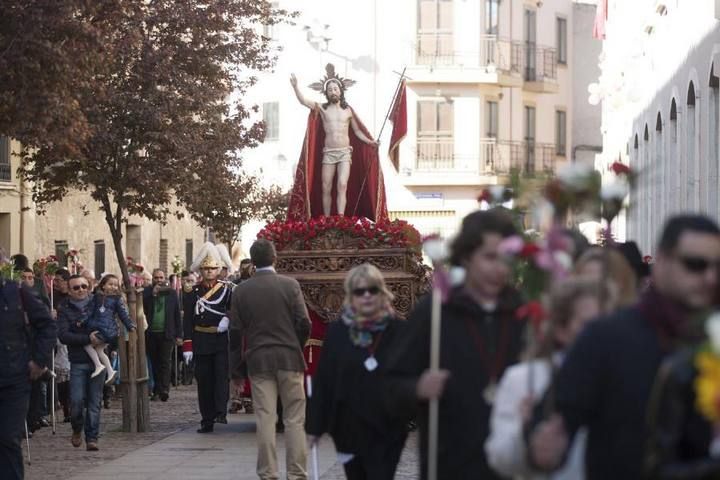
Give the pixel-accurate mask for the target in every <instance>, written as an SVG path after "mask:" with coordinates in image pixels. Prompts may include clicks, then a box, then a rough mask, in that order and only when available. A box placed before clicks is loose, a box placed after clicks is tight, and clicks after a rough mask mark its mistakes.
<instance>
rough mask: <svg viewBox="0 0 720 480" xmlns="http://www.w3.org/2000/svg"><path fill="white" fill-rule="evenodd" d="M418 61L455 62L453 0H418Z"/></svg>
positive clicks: (426, 62)
mask: <svg viewBox="0 0 720 480" xmlns="http://www.w3.org/2000/svg"><path fill="white" fill-rule="evenodd" d="M418 25H419V28H418V42H417V48H418V52H417V53H418V59H417V60H418V63H420V64H430V63H432V64H435V63H454V60H453V2H452V0H418Z"/></svg>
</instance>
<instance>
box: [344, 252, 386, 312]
mask: <svg viewBox="0 0 720 480" xmlns="http://www.w3.org/2000/svg"><path fill="white" fill-rule="evenodd" d="M363 281H365V282H366V283H367V286H368V287H378V288H379V289H380V294H381V295H382V296H384V297H385V300H386V303H387V305H388V306H390V304H391V303H392V301H393V299H394V298H395V295H393V294H392V292H391V291H390V290H388V288H387V285H385V278H383V274H382V272H381V271H380V270H378V268H377V267H376V266H374V265H371V264H369V263H363V264H362V265H358V266H357V267H353V268H352V269H351V270H350V271H349V272H348V274H347V276H346V277H345V284H344V287H345V306H350V304H351V302H352V294H353V293H352V292H353V290H355V289H356V288H357V286H358V285H359V284H360V283H361V282H363Z"/></svg>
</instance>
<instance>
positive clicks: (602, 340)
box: [529, 215, 720, 480]
mask: <svg viewBox="0 0 720 480" xmlns="http://www.w3.org/2000/svg"><path fill="white" fill-rule="evenodd" d="M719 268H720V229H718V226H717V225H716V224H715V222H713V221H712V220H710V219H709V218H706V217H702V216H697V215H680V216H676V217H672V218H670V220H668V222H667V224H666V225H665V228H664V230H663V233H662V235H661V237H660V242H659V244H658V248H657V255H656V258H655V263H654V265H653V271H652V287H651V288H650V290H649V291H648V292H647V293H646V294H644V296H643V297H642V298H641V300H640V302H639V303H638V304H637V305H635V306H633V307H629V308H626V309H623V310H619V311H617V312H615V313H612V314H611V315H609V316H608V317H607V318H605V319H601V320H599V321H596V322H592V323H591V324H589V325H588V327H587V328H586V329H585V330H584V331H583V332H582V333H581V334H580V336H579V338H578V339H577V341H576V342H575V343H574V345H573V347H572V348H571V349H570V351H569V352H568V355H567V358H566V359H565V361H564V362H563V366H562V368H561V370H560V372H559V374H558V377H557V381H556V385H555V407H556V411H557V413H556V414H555V415H554V416H552V417H550V418H549V419H548V420H545V421H543V422H541V423H540V424H539V425H536V426H535V428H534V429H531V431H530V433H529V447H530V457H531V460H532V461H533V463H534V464H535V466H536V467H538V468H539V469H542V470H553V469H556V468H558V467H559V466H560V465H561V464H562V463H563V459H564V456H565V454H566V451H567V447H568V445H569V444H570V442H571V440H572V437H573V435H574V434H575V433H576V432H577V430H578V429H579V428H580V427H581V426H586V427H587V429H588V433H589V436H588V443H587V450H586V457H585V462H586V467H585V469H586V474H587V478H588V479H589V480H593V479H608V478H612V479H617V480H624V479H628V480H630V479H632V480H635V479H639V478H647V477H646V475H647V472H645V471H644V465H643V461H644V458H645V454H646V451H645V448H646V445H647V444H648V442H647V440H648V429H647V425H646V418H647V411H648V406H649V400H650V396H651V391H652V389H653V385H654V382H655V378H656V374H657V371H658V368H659V366H660V365H661V362H662V361H663V360H664V359H665V358H667V357H668V355H670V354H672V353H673V352H674V351H675V350H676V349H677V347H678V346H679V345H680V344H681V343H683V342H685V341H688V340H690V339H691V337H692V336H693V335H694V332H693V331H692V324H693V322H692V319H693V316H695V315H698V314H702V313H703V312H704V311H705V310H707V309H709V308H710V307H711V306H712V304H713V302H714V301H715V300H716V298H715V295H716V293H717V287H718V269H719ZM685 427H686V429H689V428H692V429H696V430H697V429H699V430H701V431H698V432H695V433H693V436H698V435H699V436H700V437H703V436H704V437H706V439H707V441H708V442H707V444H706V445H707V446H709V440H710V437H711V433H712V432H711V430H710V425H709V424H704V425H703V424H693V425H685ZM696 434H697V435H696ZM707 446H706V448H705V452H704V454H703V453H702V452H694V453H690V452H689V450H688V449H687V448H686V449H685V451H684V452H677V453H678V460H693V459H694V458H681V457H683V456H687V455H690V456H694V455H701V456H702V455H705V456H707V454H708V453H707ZM695 459H696V458H695ZM713 478H714V477H713Z"/></svg>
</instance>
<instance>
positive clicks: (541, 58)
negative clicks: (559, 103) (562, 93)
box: [515, 42, 558, 93]
mask: <svg viewBox="0 0 720 480" xmlns="http://www.w3.org/2000/svg"><path fill="white" fill-rule="evenodd" d="M515 47H516V49H517V50H516V51H517V52H519V55H521V56H522V64H523V80H525V83H524V85H523V88H524V89H525V90H529V91H531V92H537V93H557V92H558V83H557V65H558V62H557V50H556V49H555V48H551V47H542V46H539V45H535V44H532V43H526V42H520V43H516V44H515Z"/></svg>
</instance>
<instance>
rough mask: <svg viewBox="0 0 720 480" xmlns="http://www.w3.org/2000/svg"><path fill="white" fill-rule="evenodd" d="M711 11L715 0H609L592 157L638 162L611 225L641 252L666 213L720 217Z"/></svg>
mask: <svg viewBox="0 0 720 480" xmlns="http://www.w3.org/2000/svg"><path fill="white" fill-rule="evenodd" d="M719 20H720V2H717V1H715V0H693V1H691V2H689V1H679V0H633V1H632V2H628V1H624V0H609V5H608V21H607V29H606V31H607V38H606V39H605V41H604V42H603V55H602V60H601V64H600V67H601V71H602V74H601V77H600V80H599V84H600V91H601V95H602V100H603V123H602V133H603V147H604V153H603V154H602V155H599V156H598V160H597V161H598V164H597V166H598V168H599V169H600V170H601V171H607V167H608V166H609V164H610V163H612V162H613V161H615V160H618V159H620V160H622V161H624V162H625V163H628V162H629V164H630V165H631V166H632V167H633V168H634V169H636V170H638V171H639V172H640V174H641V176H640V181H639V182H638V186H637V189H636V190H635V192H633V193H632V194H631V197H630V202H629V206H630V209H629V212H628V214H627V216H626V217H625V218H624V219H621V221H620V222H619V223H620V224H619V225H618V227H617V228H616V231H617V232H619V233H620V236H621V239H624V238H625V237H626V238H627V239H632V240H635V241H637V242H638V244H639V245H640V248H641V250H642V251H643V252H644V253H647V254H653V248H654V245H655V242H656V237H657V235H658V233H659V231H660V229H661V228H662V224H663V222H664V221H665V219H666V218H667V217H668V216H669V215H671V214H673V213H677V212H681V211H692V212H702V213H706V214H708V215H710V216H711V217H712V218H714V219H715V220H720V206H719V205H718V202H719V198H718V188H720V184H719V183H718V182H719V180H718V170H719V161H720V159H719V153H720V143H719V142H720V91H719V90H718V88H719V86H720V84H719V81H718V72H720V22H719ZM625 227H626V228H625Z"/></svg>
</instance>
